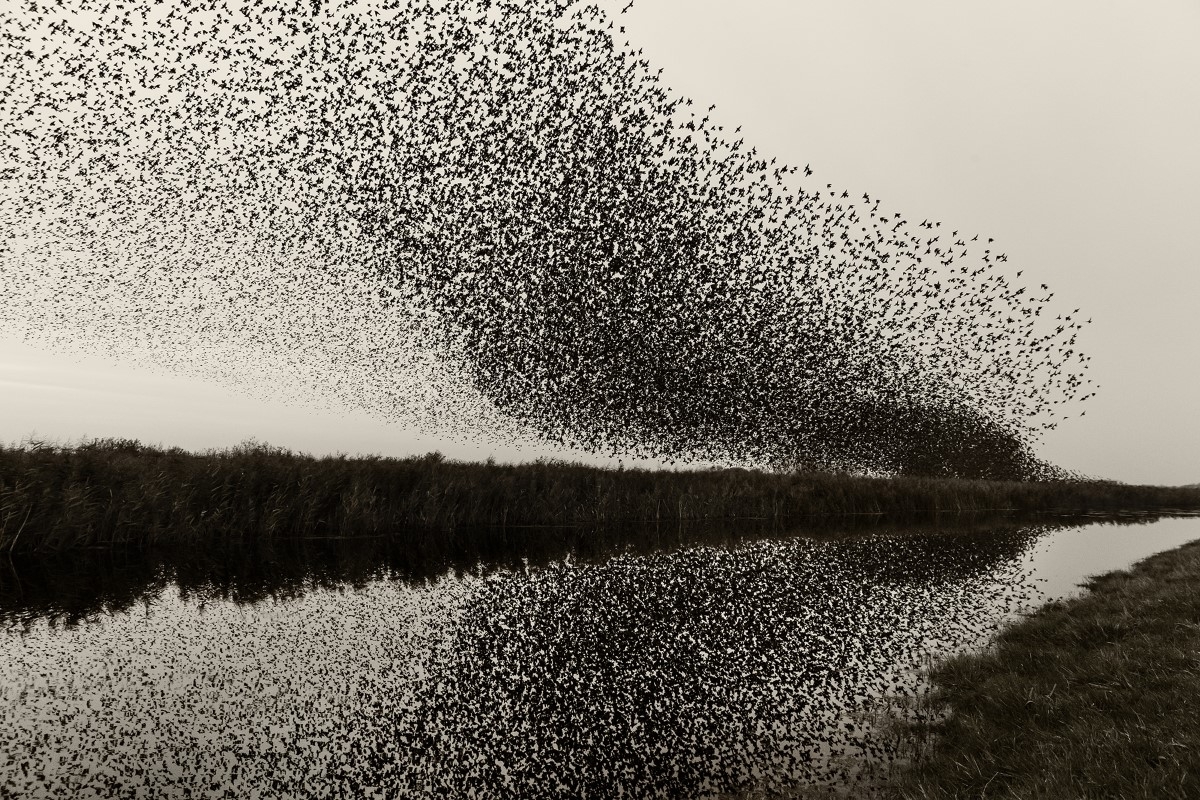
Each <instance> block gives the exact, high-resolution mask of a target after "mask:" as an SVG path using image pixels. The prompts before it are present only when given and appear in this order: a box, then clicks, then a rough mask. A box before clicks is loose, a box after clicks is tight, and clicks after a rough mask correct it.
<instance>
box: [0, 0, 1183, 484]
mask: <svg viewBox="0 0 1200 800" xmlns="http://www.w3.org/2000/svg"><path fill="white" fill-rule="evenodd" d="M622 5H624V3H618V4H617V6H618V7H620V6H622ZM617 19H618V21H619V23H620V24H623V25H625V27H626V29H627V35H628V37H629V38H630V40H631V41H632V42H633V43H634V44H635V45H636V46H639V47H643V48H644V49H645V55H646V57H647V58H649V60H650V61H651V63H652V64H654V65H655V66H656V67H662V68H664V70H665V71H664V73H663V78H664V80H665V82H666V83H667V84H669V85H670V86H672V87H673V88H674V89H675V90H677V91H678V92H679V93H680V94H686V95H689V96H691V97H692V98H694V99H695V101H696V102H697V104H702V105H703V107H705V108H707V106H708V105H711V104H713V103H715V104H716V105H717V108H716V110H715V111H714V112H713V118H714V120H715V121H716V122H717V123H718V124H724V125H726V126H727V129H732V128H735V127H737V126H738V125H741V126H742V135H744V136H745V138H746V141H747V142H748V143H750V144H753V145H754V146H756V147H757V148H758V150H759V151H760V153H764V154H768V155H773V156H778V158H779V160H780V161H782V162H786V163H789V164H799V165H804V164H809V165H811V168H812V169H813V171H814V175H813V177H812V179H811V180H812V181H815V182H819V183H820V184H821V185H824V184H825V183H832V184H834V186H836V187H839V188H844V189H847V190H849V192H850V194H851V195H852V196H858V195H861V194H862V193H863V192H869V193H870V195H871V197H872V198H881V199H882V202H883V208H884V209H889V208H890V209H891V210H893V211H899V212H901V213H902V214H903V215H904V216H905V218H907V219H909V220H910V221H914V220H915V221H920V220H922V219H925V218H928V219H930V220H941V221H942V222H943V225H944V226H949V227H951V228H954V229H960V230H964V231H967V232H970V233H980V234H982V235H985V236H989V237H994V238H995V239H996V242H997V246H998V247H999V248H1000V249H1002V250H1003V251H1005V252H1006V253H1007V254H1008V259H1009V260H1008V262H1007V265H1006V266H1007V267H1008V268H1009V269H1010V270H1012V271H1013V272H1015V271H1016V270H1023V271H1024V273H1025V278H1026V280H1030V279H1034V280H1036V281H1037V282H1039V283H1040V282H1044V283H1047V284H1049V286H1050V289H1051V290H1052V291H1054V292H1055V293H1056V301H1062V302H1064V303H1065V304H1067V305H1068V306H1069V308H1068V310H1070V309H1073V308H1076V307H1078V308H1080V309H1081V315H1082V316H1083V317H1084V318H1087V317H1091V318H1092V319H1093V324H1092V325H1090V326H1088V327H1087V328H1086V329H1085V330H1084V331H1083V333H1082V334H1080V337H1079V346H1080V348H1081V349H1082V350H1083V351H1084V352H1086V353H1087V354H1089V355H1091V356H1092V362H1091V367H1092V368H1091V370H1090V373H1089V376H1088V377H1090V378H1091V379H1092V380H1093V381H1095V382H1096V383H1097V384H1099V386H1100V389H1099V390H1098V396H1097V397H1094V398H1091V399H1090V400H1089V401H1088V402H1087V403H1086V404H1084V405H1083V406H1082V408H1086V410H1087V413H1086V416H1084V417H1081V418H1075V419H1072V420H1069V421H1067V422H1064V423H1062V424H1061V425H1060V427H1059V429H1058V430H1056V431H1053V432H1051V433H1049V434H1047V435H1046V436H1045V438H1044V439H1043V441H1042V443H1041V444H1040V446H1039V448H1038V452H1039V454H1040V455H1042V456H1043V457H1045V458H1047V459H1049V460H1050V461H1052V462H1055V463H1057V464H1060V465H1062V466H1065V467H1068V468H1071V469H1076V470H1080V471H1082V472H1084V473H1087V474H1091V475H1095V476H1098V477H1106V478H1113V479H1117V480H1122V481H1127V482H1136V483H1158V484H1182V483H1193V482H1197V481H1200V423H1198V422H1197V414H1196V411H1195V409H1196V408H1197V400H1196V398H1197V396H1198V395H1200V369H1198V367H1197V362H1198V361H1200V359H1198V358H1197V356H1196V351H1197V347H1196V341H1197V336H1196V331H1197V322H1196V319H1197V305H1198V303H1200V258H1198V256H1197V251H1196V247H1197V245H1196V242H1195V241H1194V238H1193V231H1194V230H1195V227H1196V225H1197V224H1198V222H1200V189H1198V188H1197V187H1200V146H1198V145H1197V142H1200V47H1197V46H1196V43H1197V42H1200V3H1198V2H1195V0H1155V2H1151V3H1133V2H1123V3H1115V2H1095V0H1089V2H1082V1H1080V2H1066V1H1065V0H1059V1H1058V2H1055V3H1045V2H1007V3H1002V4H982V3H963V2H961V0H958V1H957V2H953V1H951V0H946V1H945V2H932V1H929V0H910V1H909V2H905V3H884V2H849V1H847V0H836V1H834V2H800V1H799V0H786V1H785V0H740V1H739V2H729V0H637V2H636V3H635V5H634V8H633V9H632V10H631V11H630V12H629V13H627V14H625V15H624V16H621V17H618V18H617ZM2 281H3V274H2V273H0V286H2ZM11 320H12V316H11V314H6V313H5V307H4V300H3V292H2V291H0V439H2V440H4V441H6V442H14V441H18V440H20V439H23V438H25V437H27V436H29V435H31V434H37V435H38V436H40V437H44V438H48V439H53V440H58V441H64V440H76V439H78V438H80V437H82V436H85V435H86V436H121V437H130V438H138V439H141V440H143V441H146V442H151V443H162V444H164V445H180V446H183V447H186V448H189V449H197V448H206V447H223V446H228V445H232V444H236V443H238V442H239V441H242V440H244V439H246V438H248V437H254V438H257V439H258V440H260V441H267V442H270V443H272V444H276V445H282V446H286V447H290V448H293V449H297V450H304V451H308V452H313V453H329V452H346V453H380V454H383V455H398V456H400V455H408V454H411V453H423V452H426V451H428V450H432V449H440V450H442V451H443V452H444V453H446V454H447V455H449V456H452V457H457V458H484V457H486V456H487V455H489V454H493V455H495V456H496V457H497V458H499V459H501V460H527V459H532V458H535V457H538V456H542V455H545V456H562V457H567V458H573V459H576V458H580V457H581V456H580V454H578V453H559V452H556V451H553V450H548V449H544V448H539V447H537V446H528V447H524V448H498V447H496V446H495V445H494V444H489V443H486V442H483V443H481V442H471V441H464V440H458V439H453V438H447V437H444V436H437V435H426V436H421V435H419V434H418V433H417V432H416V431H413V430H411V429H407V428H405V427H403V426H398V425H393V424H389V423H387V422H386V421H384V420H381V419H377V418H373V417H369V416H367V415H365V414H362V413H351V412H347V411H342V410H339V409H325V410H320V409H316V408H311V407H306V406H305V405H304V404H303V403H292V404H287V403H284V402H282V401H278V400H272V401H267V400H261V399H255V398H251V397H247V396H244V395H240V394H238V392H237V391H235V390H233V389H231V388H229V387H225V386H222V385H220V384H212V383H205V382H202V381H199V380H197V379H194V378H191V379H189V378H184V377H180V376H172V375H168V374H165V373H161V372H154V371H150V370H146V369H141V368H137V367H135V366H132V365H130V364H128V363H123V362H118V361H114V360H113V359H111V358H105V357H104V356H103V354H99V353H93V354H90V355H88V356H86V357H81V356H80V352H86V350H87V343H86V342H81V343H78V348H77V350H76V351H75V352H72V348H60V349H58V350H57V351H55V352H51V351H48V350H45V349H40V348H35V347H32V346H30V345H28V344H25V343H23V342H22V338H23V333H24V331H23V330H21V329H18V327H17V326H16V325H14V324H13V323H12V321H11Z"/></svg>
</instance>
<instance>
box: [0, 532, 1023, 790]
mask: <svg viewBox="0 0 1200 800" xmlns="http://www.w3.org/2000/svg"><path fill="white" fill-rule="evenodd" d="M1039 532H1040V531H1039V530H1038V529H1029V528H1027V529H1018V530H1010V531H1006V532H998V533H995V534H986V533H984V534H981V533H974V534H971V535H950V534H943V535H935V536H905V535H900V536H858V537H853V538H846V539H837V540H834V541H829V542H820V541H816V540H812V539H803V538H797V539H787V540H760V541H756V542H751V543H747V544H744V545H740V546H737V547H728V548H725V547H709V546H705V547H693V548H688V549H684V550H681V551H678V552H675V553H656V554H651V555H637V556H634V555H621V556H617V557H615V558H612V559H610V560H608V561H605V562H602V563H571V562H557V563H555V564H552V565H550V566H549V567H547V568H545V569H538V570H531V571H529V572H509V573H496V574H493V575H490V576H487V577H482V578H481V577H479V576H475V575H467V576H462V577H457V578H456V577H452V576H447V577H445V578H443V579H441V580H438V581H431V582H429V583H426V584H421V585H405V584H403V583H401V582H398V581H395V582H394V581H387V580H378V581H372V582H370V583H368V584H367V585H366V586H363V587H360V588H359V589H358V590H357V591H353V592H340V591H335V590H331V589H320V590H316V591H313V592H311V593H309V594H307V595H304V596H302V597H295V598H291V599H288V600H284V601H276V602H272V601H263V602H259V603H256V604H253V605H249V606H239V605H237V604H235V603H232V602H229V601H226V600H221V599H217V598H208V599H207V602H205V600H204V597H203V595H197V596H196V597H194V598H193V599H192V600H191V601H188V602H181V601H180V600H179V599H178V597H177V595H175V594H174V592H173V591H170V590H169V591H168V592H167V593H166V594H164V595H163V596H162V597H160V598H159V599H156V600H154V601H153V602H151V603H149V604H148V606H147V607H146V609H145V610H143V609H142V608H141V607H134V608H133V609H131V610H129V611H127V612H122V613H116V614H112V615H104V616H101V617H100V619H99V620H97V621H95V622H89V623H84V624H82V625H80V626H78V627H76V628H66V629H64V628H57V629H56V628H54V627H51V626H48V625H45V624H39V623H34V624H32V625H29V626H28V628H24V629H22V628H13V629H10V630H9V631H8V632H7V633H0V752H4V753H5V755H6V758H5V760H4V762H3V763H0V795H3V796H10V795H11V796H16V797H73V796H104V797H134V796H150V797H160V796H195V797H214V798H216V797H230V798H243V797H252V796H256V794H257V796H265V797H397V796H399V797H414V798H421V797H462V798H467V797H477V798H490V797H520V798H530V799H531V800H532V799H534V798H542V797H546V798H558V797H621V796H624V797H673V798H674V797H695V796H704V795H707V794H711V793H712V792H714V791H724V790H736V789H738V788H744V787H746V786H759V787H768V786H782V785H785V784H790V783H795V782H801V783H804V782H809V783H812V782H815V783H825V782H836V783H839V784H843V785H845V784H848V783H849V782H851V781H852V780H853V779H854V775H855V772H856V769H857V768H856V766H855V765H856V764H859V763H861V759H862V757H864V756H865V757H866V758H867V759H868V760H872V761H874V762H876V763H880V762H883V763H886V762H887V760H888V759H890V758H891V757H892V755H893V754H894V750H893V749H892V748H891V747H890V746H889V740H888V739H886V737H883V736H880V735H879V733H878V732H877V731H875V730H873V729H872V728H871V727H870V726H869V724H867V723H866V722H865V721H864V720H863V719H862V718H861V716H860V715H859V714H857V713H856V711H859V710H861V709H862V708H863V707H864V704H866V703H868V702H869V699H870V698H872V697H879V696H880V695H882V694H884V693H887V692H896V693H904V692H912V691H913V690H914V689H916V688H917V687H918V686H919V681H918V678H917V677H916V674H915V673H914V671H913V668H914V667H915V666H917V665H919V664H920V663H922V659H923V656H924V654H925V652H926V650H927V649H934V650H937V651H941V652H945V651H946V650H948V649H953V648H955V647H961V646H966V645H972V644H979V643H982V641H984V639H985V637H986V634H987V633H988V632H989V629H990V627H991V626H992V625H994V624H995V622H996V621H997V620H998V619H1000V617H1001V616H1002V615H1003V614H1005V613H1006V612H1007V611H1014V610H1017V609H1020V608H1024V607H1026V606H1027V605H1028V604H1029V603H1030V602H1031V601H1032V600H1033V598H1034V595H1035V591H1034V590H1033V589H1032V587H1031V585H1030V582H1029V579H1028V578H1027V576H1025V575H1024V573H1023V572H1022V571H1021V565H1020V558H1021V555H1022V553H1023V552H1025V551H1027V549H1028V548H1029V546H1030V545H1031V543H1032V542H1033V541H1035V540H1036V539H1037V537H1038V535H1039ZM92 790H95V791H92ZM139 790H140V792H141V794H139ZM189 792H190V794H188V793H189Z"/></svg>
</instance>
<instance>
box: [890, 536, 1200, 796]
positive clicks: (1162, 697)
mask: <svg viewBox="0 0 1200 800" xmlns="http://www.w3.org/2000/svg"><path fill="white" fill-rule="evenodd" d="M1088 586H1089V588H1090V589H1091V593H1090V594H1086V595H1083V596H1081V597H1079V598H1075V599H1071V600H1069V601H1065V602H1058V603H1053V604H1050V605H1049V606H1047V607H1045V608H1044V609H1042V610H1040V611H1039V612H1037V613H1036V614H1034V615H1033V616H1031V617H1029V618H1028V619H1025V620H1023V621H1021V622H1020V623H1018V624H1016V625H1013V626H1011V627H1009V628H1007V629H1005V630H1004V631H1003V632H1002V633H1001V634H1000V635H999V636H998V637H997V639H996V640H995V643H994V646H993V647H992V648H991V649H989V650H988V651H986V652H984V653H982V654H966V655H961V656H958V657H955V658H952V659H949V660H947V661H945V662H943V663H941V664H940V665H938V666H936V667H935V668H934V669H933V670H932V672H931V679H932V682H933V693H932V695H931V698H932V702H933V704H934V706H933V707H934V708H936V709H940V710H942V711H945V712H949V713H948V714H947V715H945V716H944V717H942V718H941V719H940V721H938V722H936V723H933V724H932V725H928V726H912V727H909V728H908V729H907V731H906V733H907V735H908V736H909V737H911V739H912V740H913V741H914V742H917V743H922V742H923V743H924V745H923V747H921V748H920V749H918V753H919V755H918V757H917V758H916V759H915V760H914V761H913V762H911V763H910V765H909V766H908V768H907V769H906V770H903V771H902V772H901V773H900V775H899V778H898V779H897V781H896V783H895V786H894V796H897V797H903V798H1022V800H1033V799H1034V798H1054V800H1068V799H1069V798H1085V797H1086V798H1101V797H1104V798H1110V797H1111V798H1130V799H1132V798H1156V799H1160V798H1195V797H1200V542H1197V543H1193V544H1189V545H1185V546H1184V547H1182V548H1179V549H1176V550H1172V551H1168V552H1165V553H1160V554H1158V555H1155V556H1153V557H1151V558H1149V559H1146V560H1145V561H1143V562H1141V563H1140V564H1138V565H1137V566H1136V567H1135V568H1133V569H1132V570H1130V571H1118V572H1113V573H1110V574H1107V575H1104V576H1102V577H1099V578H1095V579H1093V580H1092V581H1091V582H1090V583H1089V584H1088Z"/></svg>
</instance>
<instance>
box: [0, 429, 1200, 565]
mask: <svg viewBox="0 0 1200 800" xmlns="http://www.w3.org/2000/svg"><path fill="white" fill-rule="evenodd" d="M1198 508H1200V490H1197V489H1194V488H1191V489H1189V488H1167V487H1152V486H1131V485H1126V484H1121V483H1116V482H1111V481H1090V480H1089V481H1084V480H1062V481H1046V482H1016V481H980V480H956V479H944V478H923V477H915V476H900V477H889V478H873V477H863V476H855V475H848V474H838V473H813V472H792V473H770V472H763V471H758V470H749V469H697V470H678V471H674V470H645V469H619V468H618V469H611V468H599V467H590V466H584V465H580V464H572V463H565V462H561V461H552V460H539V461H537V462H534V463H527V464H516V465H512V464H496V463H492V462H490V461H489V462H488V463H464V462H456V461H449V460H446V459H444V458H443V457H442V456H441V455H440V454H438V453H431V454H428V455H426V456H421V457H413V458H402V459H397V458H382V457H378V456H370V457H347V456H332V457H321V458H316V457H313V456H309V455H306V454H302V453H294V452H291V451H289V450H286V449H283V448H279V447H272V446H270V445H266V444H259V443H254V442H249V443H245V444H243V445H240V446H237V447H234V448H230V449H226V450H213V451H207V452H202V453H192V452H187V451H184V450H182V449H179V448H169V449H163V448H159V447H152V446H148V445H144V444H141V443H139V442H137V441H132V440H114V439H101V440H92V441H87V442H83V443H80V444H77V445H54V444H47V443H42V442H37V441H27V442H24V443H22V444H20V445H15V446H2V445H0V552H5V551H7V552H33V551H63V550H71V549H75V548H81V547H116V546H148V545H157V544H172V545H174V544H195V543H199V542H203V541H207V540H209V539H211V538H212V537H215V536H219V537H222V538H225V539H236V540H242V541H252V542H253V541H263V540H284V539H298V538H307V537H322V536H332V537H355V536H378V535H387V534H392V533H395V532H397V531H399V530H401V529H405V530H425V531H445V530H448V529H455V528H460V527H463V526H468V527H470V526H498V527H503V528H508V527H520V526H583V525H611V524H623V523H634V522H644V521H653V520H660V521H677V520H729V519H739V518H757V519H774V520H785V519H793V518H799V517H805V516H813V515H854V514H874V515H884V516H920V515H929V514H937V513H943V512H978V511H985V510H1007V511H1014V512H1060V513H1088V512H1111V511H1118V510H1137V511H1159V512H1161V511H1170V510H1184V509H1189V510H1194V509H1198Z"/></svg>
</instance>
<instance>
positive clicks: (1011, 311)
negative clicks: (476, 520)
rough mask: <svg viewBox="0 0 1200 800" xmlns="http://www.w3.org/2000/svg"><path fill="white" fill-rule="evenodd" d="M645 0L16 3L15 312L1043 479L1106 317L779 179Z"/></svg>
mask: <svg viewBox="0 0 1200 800" xmlns="http://www.w3.org/2000/svg"><path fill="white" fill-rule="evenodd" d="M631 6H632V4H628V5H626V4H624V3H614V4H605V3H602V2H596V3H591V4H588V3H583V2H570V1H569V0H523V1H522V2H515V1H513V0H345V1H342V2H338V1H330V0H325V1H323V0H316V2H313V0H303V2H288V1H287V0H276V1H275V2H257V0H256V1H255V2H248V1H247V2H243V1H241V0H217V1H214V0H188V1H187V2H178V3H176V2H168V3H163V2H153V3H147V2H138V1H137V0H127V2H121V1H120V0H54V2H46V1H44V0H18V1H17V2H11V3H6V4H5V6H4V8H3V9H0V62H2V63H3V64H4V69H3V75H0V82H2V83H0V96H3V98H4V102H3V103H0V231H3V233H0V276H2V278H3V281H4V284H5V296H4V299H3V301H0V302H2V305H0V314H2V315H3V316H2V317H0V324H3V325H4V327H5V329H6V330H9V331H15V332H19V333H20V335H22V336H23V337H24V338H26V339H27V340H29V341H31V342H34V343H37V344H40V345H43V346H47V347H55V348H63V349H73V350H79V349H84V350H87V351H91V352H99V353H101V354H103V355H106V356H116V357H121V358H125V359H129V360H132V361H135V362H138V363H144V364H149V365H154V366H157V367H159V368H163V369H168V370H172V371H176V372H182V373H186V374H191V375H196V376H200V377H205V378H209V379H213V380H220V381H223V382H225V383H227V384H229V385H232V386H235V387H239V388H242V389H244V390H246V391H250V392H254V393H262V394H268V395H271V396H281V395H282V396H287V397H294V398H295V397H303V398H306V399H309V400H312V399H319V400H320V401H321V402H325V403H328V404H331V405H336V406H338V407H343V408H344V407H352V408H358V409H365V410H368V411H370V412H372V413H375V414H378V415H380V416H381V417H383V418H385V419H388V420H393V421H398V422H404V423H408V424H413V425H417V426H421V427H424V428H428V429H430V430H436V431H449V432H457V433H465V434H468V435H471V436H475V437H492V438H495V439H497V440H500V441H504V440H510V441H511V440H516V439H519V438H521V437H533V438H535V439H537V440H539V441H543V442H548V443H553V444H555V445H561V446H565V447H570V448H577V449H583V450H586V451H590V452H595V453H601V454H613V455H628V456H645V457H654V458H659V459H664V460H667V461H696V460H707V461H716V462H724V463H738V464H743V465H748V466H763V467H770V468H823V469H831V468H832V469H846V470H855V471H869V472H879V473H921V474H941V475H959V476H980V477H1010V478H1028V477H1045V476H1052V475H1062V474H1064V473H1062V471H1061V470H1058V469H1057V468H1055V467H1053V466H1052V465H1049V464H1047V463H1045V462H1044V461H1042V460H1040V459H1039V458H1037V457H1036V455H1035V454H1034V452H1033V447H1034V445H1035V444H1036V442H1037V439H1038V437H1039V436H1040V435H1041V433H1042V432H1043V431H1044V430H1046V429H1047V428H1050V427H1053V426H1055V425H1056V424H1057V423H1058V422H1059V421H1060V420H1061V419H1064V418H1065V417H1066V416H1067V415H1068V413H1070V412H1069V409H1071V408H1072V407H1073V406H1074V405H1075V404H1076V403H1077V402H1078V401H1080V400H1082V399H1086V398H1087V397H1090V396H1091V395H1092V394H1094V392H1093V388H1094V387H1093V386H1092V384H1091V381H1090V380H1087V379H1086V378H1085V373H1086V369H1087V363H1088V357H1087V356H1085V355H1083V354H1082V353H1081V352H1080V351H1079V349H1078V346H1077V344H1076V339H1077V335H1078V334H1079V332H1080V331H1081V330H1082V329H1083V327H1084V325H1085V324H1086V323H1085V322H1084V321H1083V320H1082V319H1081V317H1080V314H1079V310H1078V309H1075V310H1074V311H1069V310H1067V309H1063V310H1061V311H1055V310H1054V305H1053V300H1052V297H1053V294H1052V293H1051V292H1050V291H1049V289H1048V287H1047V286H1046V285H1044V284H1040V283H1039V282H1037V281H1036V279H1035V280H1032V281H1030V282H1029V283H1028V284H1027V283H1026V282H1024V281H1023V280H1022V271H1016V272H1010V271H1009V268H1008V265H1007V261H1008V257H1007V255H1006V253H1004V252H1001V248H1000V246H999V245H997V244H996V243H994V242H993V241H992V239H990V238H988V237H986V236H980V235H977V234H973V233H970V232H967V231H960V230H952V229H949V228H950V226H943V225H942V223H941V222H937V221H929V220H924V221H922V222H920V223H915V222H912V221H910V220H907V219H905V218H904V216H903V215H902V214H901V213H899V212H895V211H893V210H892V209H890V208H887V207H885V206H884V205H883V204H882V202H881V200H880V199H879V198H875V197H872V196H871V195H870V194H868V193H864V194H862V195H861V196H851V194H850V193H849V192H848V191H846V190H842V189H839V188H838V187H836V186H835V185H834V184H833V183H828V182H823V181H821V180H818V179H816V178H814V176H813V171H812V169H811V167H809V166H805V167H799V166H797V165H786V164H783V163H780V162H779V161H778V160H777V159H776V158H773V157H771V156H770V155H769V154H767V153H761V152H759V150H758V149H757V148H756V147H754V146H753V144H752V143H751V142H747V141H746V140H745V138H744V137H742V136H741V134H740V130H736V129H735V130H728V129H727V126H726V125H724V124H722V123H721V122H719V121H718V119H717V117H716V116H715V107H713V106H710V105H707V104H704V103H697V102H696V101H694V100H693V99H692V98H689V97H684V96H678V95H677V94H676V93H675V92H673V91H672V90H671V89H670V87H669V86H668V85H667V84H666V82H665V80H664V78H663V76H662V70H661V69H656V68H655V67H654V65H652V64H651V62H650V60H649V59H648V57H647V56H646V55H645V54H644V52H643V51H642V50H641V49H635V48H634V46H633V45H631V44H629V43H628V40H627V38H626V34H625V28H624V21H625V20H626V19H627V18H628V17H626V16H625V12H626V11H628V10H629V9H630V7H631Z"/></svg>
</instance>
